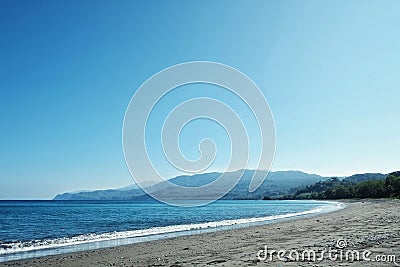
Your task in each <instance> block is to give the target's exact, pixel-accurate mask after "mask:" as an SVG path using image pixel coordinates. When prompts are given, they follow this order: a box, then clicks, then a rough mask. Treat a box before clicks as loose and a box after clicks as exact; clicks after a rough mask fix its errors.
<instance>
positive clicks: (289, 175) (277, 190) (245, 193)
mask: <svg viewBox="0 0 400 267" xmlns="http://www.w3.org/2000/svg"><path fill="white" fill-rule="evenodd" d="M221 174H222V173H218V172H213V173H204V174H196V175H192V176H186V175H184V176H178V177H175V178H172V179H170V180H169V181H170V182H172V183H174V184H177V185H181V186H186V187H197V186H201V185H205V184H208V183H210V182H212V181H214V180H216V179H217V178H218V177H220V175H221ZM241 174H242V171H237V172H229V173H226V174H225V177H226V179H237V178H238V176H239V175H241ZM253 174H254V170H246V171H244V174H243V176H242V178H241V180H240V181H239V183H238V184H237V185H236V186H235V187H234V188H233V189H232V190H231V191H230V192H229V193H228V194H227V195H225V196H224V197H223V198H224V199H262V198H263V197H264V196H265V195H269V196H279V195H285V194H288V193H291V192H295V191H296V190H298V189H300V188H303V187H305V186H308V185H311V184H314V183H316V182H318V181H324V180H326V179H328V177H322V176H319V175H316V174H308V173H304V172H301V171H277V172H269V173H267V171H257V175H260V176H266V175H268V176H267V179H265V180H264V182H263V183H262V184H261V186H260V187H259V188H258V189H257V190H256V191H254V192H251V193H250V192H249V190H248V189H249V184H250V181H251V178H252V176H253ZM166 188H167V183H166V182H161V183H158V184H154V182H153V183H152V182H150V183H149V184H148V186H146V190H148V191H151V192H159V193H161V194H165V195H168V196H176V197H177V198H179V196H178V195H177V194H174V192H171V191H168V192H164V191H165V190H166ZM145 199H150V197H149V196H148V195H147V194H146V193H145V192H144V191H143V190H142V189H140V188H138V187H137V186H136V185H131V186H128V187H124V188H119V189H108V190H96V191H78V192H69V193H63V194H59V195H57V196H56V197H55V198H54V200H145Z"/></svg>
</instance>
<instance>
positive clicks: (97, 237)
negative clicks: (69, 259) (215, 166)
mask: <svg viewBox="0 0 400 267" xmlns="http://www.w3.org/2000/svg"><path fill="white" fill-rule="evenodd" d="M325 203H327V202H325ZM329 204H334V205H326V206H323V208H321V207H318V208H314V209H311V210H307V211H302V212H296V213H287V214H281V215H273V216H266V217H255V218H246V219H235V220H223V221H215V222H205V223H197V224H183V225H171V226H165V227H154V228H149V229H143V230H131V231H123V232H110V233H103V234H85V235H79V236H74V237H64V238H56V239H47V240H35V241H29V242H13V243H0V255H3V256H5V255H7V254H8V255H9V254H14V253H24V252H30V251H35V250H46V249H56V248H61V247H67V246H76V245H81V244H87V243H93V242H104V241H110V240H118V239H127V238H130V239H131V238H141V237H146V236H157V235H165V234H171V233H179V232H188V233H189V234H190V232H195V231H200V232H201V231H202V230H206V229H218V228H227V227H228V228H229V227H230V226H238V227H241V226H246V225H252V224H257V223H263V222H268V221H274V220H280V219H285V218H291V217H297V216H304V215H309V214H315V213H320V212H329V211H333V210H337V209H340V208H343V206H341V205H342V204H341V203H337V202H334V203H333V202H331V203H329Z"/></svg>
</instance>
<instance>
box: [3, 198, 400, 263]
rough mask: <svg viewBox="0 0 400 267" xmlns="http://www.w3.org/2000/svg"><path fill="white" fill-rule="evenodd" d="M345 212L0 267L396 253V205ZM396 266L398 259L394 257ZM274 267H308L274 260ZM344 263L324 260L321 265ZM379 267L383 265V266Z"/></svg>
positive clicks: (399, 233)
mask: <svg viewBox="0 0 400 267" xmlns="http://www.w3.org/2000/svg"><path fill="white" fill-rule="evenodd" d="M345 203H346V205H347V207H346V208H344V209H341V210H338V211H334V212H330V213H322V214H319V215H314V216H309V217H305V218H297V219H293V220H287V221H279V222H274V223H270V224H264V225H259V226H250V227H245V228H238V229H233V230H222V231H216V232H211V233H202V234H196V235H190V236H181V237H174V238H169V239H162V240H157V241H149V242H145V243H137V244H133V245H126V246H118V247H113V248H104V249H97V250H88V251H84V252H77V253H71V254H61V255H55V256H46V257H41V258H32V259H27V260H20V261H10V262H5V263H1V264H0V266H193V265H194V266H209V265H216V266H223V265H224V266H255V265H258V266H268V265H269V264H271V261H270V260H269V259H267V260H261V261H260V260H259V259H258V258H257V252H258V251H260V250H262V249H263V248H264V247H265V245H267V246H268V248H270V249H274V250H280V249H283V250H293V249H296V250H299V251H301V250H304V249H306V248H308V249H310V248H315V249H321V248H327V247H334V246H335V244H336V241H337V240H342V239H343V240H346V242H347V244H348V247H349V248H352V249H364V250H365V249H369V250H371V251H372V253H373V254H376V253H379V254H385V253H386V254H387V255H389V254H390V255H392V254H396V253H398V251H399V248H400V200H389V199H378V200H364V201H345ZM396 256H397V261H398V262H399V260H400V254H398V255H396ZM272 262H273V263H274V266H276V264H279V263H284V264H285V266H300V265H301V264H304V266H305V265H309V264H310V263H308V262H297V261H290V262H283V261H280V260H279V259H278V258H277V257H274V258H273V261H272ZM343 263H344V262H338V261H332V260H330V259H324V260H323V261H322V262H320V263H319V264H327V265H331V266H339V264H343ZM349 264H351V266H394V263H387V262H385V263H382V262H381V263H379V264H381V265H379V264H378V265H377V262H374V261H369V262H368V261H352V262H351V263H349ZM382 264H383V265H382Z"/></svg>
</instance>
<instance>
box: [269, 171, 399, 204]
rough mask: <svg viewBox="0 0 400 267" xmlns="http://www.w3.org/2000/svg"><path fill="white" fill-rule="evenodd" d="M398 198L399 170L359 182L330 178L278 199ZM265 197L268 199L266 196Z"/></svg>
mask: <svg viewBox="0 0 400 267" xmlns="http://www.w3.org/2000/svg"><path fill="white" fill-rule="evenodd" d="M349 198H400V172H394V173H391V174H389V175H388V176H387V177H386V178H384V179H380V180H368V181H362V182H359V183H354V182H350V181H347V180H341V179H339V178H336V177H335V178H330V179H328V180H327V181H323V182H318V183H316V184H313V185H311V186H307V187H305V188H304V189H300V190H298V191H297V192H295V193H294V194H291V195H287V196H284V197H282V198H280V199H349ZM265 199H268V198H267V197H266V198H265Z"/></svg>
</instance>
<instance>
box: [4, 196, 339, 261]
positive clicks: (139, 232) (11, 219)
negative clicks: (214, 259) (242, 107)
mask: <svg viewBox="0 0 400 267" xmlns="http://www.w3.org/2000/svg"><path fill="white" fill-rule="evenodd" d="M338 208H340V205H339V204H338V203H332V202H318V201H256V200H254V201H253V200H232V201H230V200H221V201H217V202H214V203H212V204H210V205H207V206H201V207H194V208H182V207H172V206H168V205H165V204H162V203H158V202H110V201H0V262H1V261H8V260H14V259H22V258H29V257H36V256H43V255H52V254H60V253H67V252H73V251H82V250H85V249H93V248H99V247H109V246H115V245H122V244H130V243H135V242H142V241H147V240H154V239H160V238H166V237H170V236H178V235H187V234H195V233H201V232H207V231H215V230H220V229H229V228H234V227H243V226H248V225H254V224H261V223H267V222H271V221H275V220H282V219H289V218H295V217H298V216H305V215H309V214H314V213H318V212H328V211H331V210H335V209H338Z"/></svg>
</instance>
